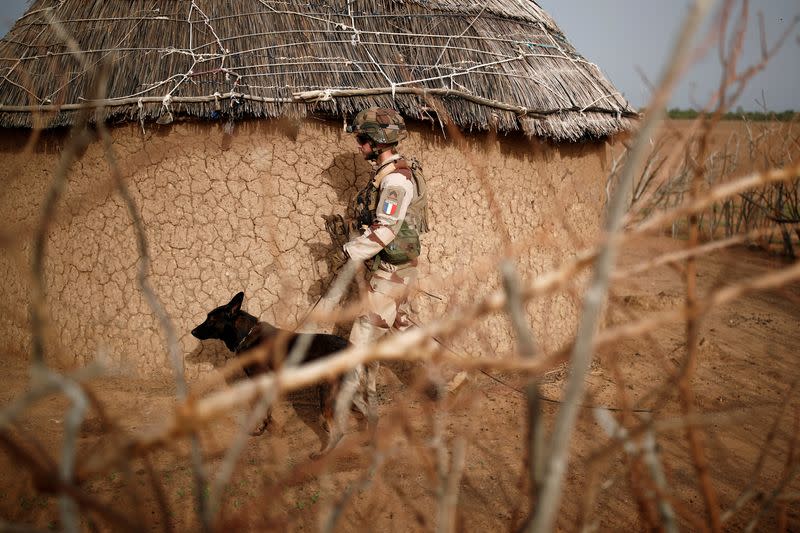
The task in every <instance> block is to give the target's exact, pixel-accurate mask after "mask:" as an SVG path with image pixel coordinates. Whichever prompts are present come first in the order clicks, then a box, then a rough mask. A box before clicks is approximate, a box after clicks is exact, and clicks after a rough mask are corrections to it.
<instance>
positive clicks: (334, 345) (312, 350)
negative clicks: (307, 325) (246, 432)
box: [192, 292, 350, 456]
mask: <svg viewBox="0 0 800 533" xmlns="http://www.w3.org/2000/svg"><path fill="white" fill-rule="evenodd" d="M243 300H244V293H243V292H239V293H237V294H236V295H235V296H234V297H233V299H231V301H230V302H228V303H227V304H225V305H222V306H220V307H217V308H216V309H214V310H212V311H211V312H210V313H208V316H207V317H206V319H205V321H204V322H203V323H202V324H200V325H199V326H197V327H196V328H194V329H193V330H192V335H193V336H194V337H196V338H198V339H200V340H201V341H202V340H207V339H219V340H221V341H222V342H224V343H225V346H226V347H227V348H228V349H229V350H230V351H231V352H233V353H234V354H236V355H241V354H244V353H245V352H247V351H248V350H250V349H252V348H255V347H257V346H267V347H268V350H269V354H268V356H267V358H266V359H265V360H261V361H256V362H252V363H249V364H246V365H244V366H243V367H242V368H243V370H244V373H245V374H247V376H248V377H252V376H255V375H257V374H262V373H266V372H273V371H275V370H278V369H279V368H280V366H281V364H282V362H283V361H282V360H281V359H282V358H281V357H280V356H281V355H286V354H288V353H291V351H292V348H293V347H294V345H295V343H296V342H297V340H298V339H299V338H300V337H301V336H302V335H313V338H312V339H311V344H310V345H309V347H308V350H307V351H306V355H305V359H304V360H305V361H314V360H316V359H321V358H323V357H327V356H329V355H331V354H333V353H335V352H338V351H340V350H343V349H345V348H347V347H348V346H350V343H349V342H348V341H347V340H345V339H343V338H341V337H338V336H336V335H329V334H326V333H315V334H311V333H293V332H290V331H286V330H282V329H278V328H276V327H275V326H273V325H271V324H269V323H267V322H261V321H259V320H258V319H257V318H256V317H254V316H253V315H251V314H248V313H246V312H245V311H242V301H243ZM341 379H342V378H341V377H340V378H336V379H334V380H333V381H331V382H327V383H322V384H320V385H319V399H320V410H321V411H322V416H323V418H324V427H325V430H326V431H328V432H329V433H330V439H329V442H328V446H327V447H326V448H325V450H323V451H322V452H320V454H322V453H325V452H327V451H329V450H330V449H331V448H332V447H333V446H335V445H336V441H338V440H339V439H340V438H341V431H339V430H338V428H336V427H335V423H334V403H335V401H336V397H337V396H338V391H339V388H340V385H341ZM270 411H271V409H270ZM270 419H271V413H270V412H268V413H267V416H266V417H265V418H264V420H263V421H262V422H261V424H260V425H259V427H258V428H257V429H256V430H255V431H254V432H253V433H252V435H261V434H262V433H263V432H264V430H266V428H267V425H268V424H269V422H270ZM320 454H312V456H317V455H320Z"/></svg>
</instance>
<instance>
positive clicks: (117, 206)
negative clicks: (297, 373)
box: [0, 0, 635, 375]
mask: <svg viewBox="0 0 800 533" xmlns="http://www.w3.org/2000/svg"><path fill="white" fill-rule="evenodd" d="M0 72H2V78H1V79H0V127H2V129H1V130H0V147H1V148H0V150H2V160H3V165H2V167H1V168H0V180H2V183H3V192H2V194H0V213H2V215H1V216H2V219H3V221H2V228H3V230H2V231H3V233H4V238H3V243H4V251H3V254H2V259H0V275H2V276H3V279H4V283H3V285H2V288H0V302H2V306H3V309H4V310H5V311H6V312H4V313H3V314H2V316H0V335H2V336H3V338H4V339H5V340H6V342H5V345H6V349H7V350H10V351H12V352H20V353H25V352H26V351H27V350H29V345H30V335H29V332H28V326H27V313H26V304H27V302H28V301H29V279H30V275H29V257H30V250H31V238H32V235H33V231H34V228H35V227H36V225H37V223H38V221H39V217H40V214H41V210H42V204H43V198H44V196H45V192H46V190H47V189H48V187H49V185H50V183H51V180H52V179H53V176H54V173H55V172H56V169H57V167H58V165H59V161H60V158H61V156H62V152H63V149H64V146H65V144H66V143H68V142H69V138H70V135H71V133H70V132H71V130H70V126H73V125H74V124H76V122H77V121H79V120H80V116H81V115H80V114H81V112H82V111H85V110H87V109H91V110H92V115H91V120H101V121H104V122H105V123H106V124H107V125H109V127H110V128H111V134H112V136H113V145H114V150H115V152H116V154H117V159H118V164H119V168H120V169H121V171H122V174H123V176H124V178H125V180H126V183H127V184H128V186H129V188H130V191H131V193H132V195H133V197H134V200H135V202H136V204H137V206H138V208H139V210H140V213H141V217H142V220H143V223H144V226H145V228H146V232H147V238H148V244H149V252H150V255H151V258H152V268H151V272H150V276H151V278H150V279H151V282H152V284H153V286H154V288H155V290H156V292H157V293H158V294H159V296H160V298H161V300H162V301H163V303H164V304H165V306H166V309H167V311H168V313H169V314H170V316H171V317H172V320H173V322H174V324H175V327H176V329H177V331H178V332H179V335H180V337H181V338H180V343H181V347H182V349H183V350H184V351H185V353H186V354H188V355H187V357H186V368H187V371H188V372H189V373H190V375H191V374H192V373H194V374H197V373H199V372H203V371H205V370H207V369H209V368H210V367H211V364H213V363H214V362H215V361H213V360H209V358H208V356H207V354H206V355H203V356H198V355H197V350H196V348H197V342H196V341H195V340H194V339H193V338H191V337H190V336H189V334H188V332H189V330H190V328H191V326H192V325H194V324H195V323H197V322H199V321H200V320H202V318H203V317H204V315H205V313H206V312H207V310H208V309H210V308H211V307H213V306H215V305H218V304H219V303H221V302H223V301H226V300H227V299H228V298H229V297H230V296H231V295H232V294H234V293H235V292H236V291H239V290H244V291H245V292H246V295H247V296H246V298H247V299H246V303H245V307H246V308H247V309H248V311H250V312H251V313H253V314H256V315H260V316H262V317H263V318H264V319H266V320H269V321H271V322H273V323H275V324H278V325H281V326H283V327H288V328H291V327H294V326H295V325H296V323H297V321H298V320H300V318H301V317H302V316H303V315H304V314H305V313H306V312H307V311H308V310H309V308H310V307H311V305H312V304H313V302H314V301H316V299H317V297H318V296H319V294H320V291H321V290H322V289H323V287H324V286H325V284H326V283H327V281H329V280H330V279H331V277H332V274H331V264H330V261H329V259H330V254H331V251H332V247H333V245H332V243H331V239H330V237H329V236H328V234H327V233H326V230H325V227H324V221H323V218H322V217H323V215H328V214H333V213H341V212H343V211H344V210H345V207H346V205H347V203H348V202H349V200H350V198H351V197H352V196H353V195H354V194H355V192H356V191H357V189H358V188H359V187H360V186H362V185H363V184H364V183H365V182H366V180H367V179H368V176H369V172H370V168H369V165H368V164H367V163H366V162H364V161H363V160H361V159H360V157H359V156H357V154H356V152H355V149H354V146H353V144H354V143H353V141H352V139H351V138H350V136H349V135H347V134H346V133H344V131H343V124H344V122H345V121H346V120H347V119H349V118H350V117H352V116H353V115H354V114H355V113H356V112H358V111H359V110H360V109H363V108H364V107H367V106H373V105H379V106H387V107H395V108H397V109H398V110H399V111H401V113H402V114H403V115H404V116H405V117H406V119H407V122H408V123H409V127H410V130H411V134H410V137H409V139H408V140H407V142H406V143H405V145H404V147H403V151H404V153H407V154H409V155H414V156H416V157H417V158H418V159H419V160H420V161H421V162H422V164H423V166H424V168H425V173H426V177H427V180H428V185H429V188H430V197H431V200H430V202H431V203H430V209H431V219H432V231H430V232H429V233H427V234H426V235H425V236H424V238H423V244H424V251H423V254H424V256H423V259H424V261H423V267H422V268H423V275H422V288H423V289H425V290H426V291H427V292H428V293H430V294H422V295H420V296H418V297H417V298H416V299H415V304H414V305H415V311H416V313H417V319H418V320H419V321H421V322H425V321H426V320H428V319H429V318H430V317H433V316H436V315H439V314H441V313H444V312H446V310H448V309H451V308H453V307H455V306H457V305H458V304H459V303H460V302H464V301H472V300H474V299H475V298H476V297H478V296H479V295H481V294H483V293H485V292H487V291H489V290H490V289H491V286H492V285H493V283H494V281H493V279H492V276H491V275H488V276H487V274H486V273H485V271H482V270H481V269H480V268H478V266H479V265H481V264H482V262H484V260H486V259H487V258H488V259H491V258H492V257H494V256H497V255H498V254H499V253H500V251H501V239H500V238H499V236H498V235H497V234H496V232H495V228H496V227H497V225H498V221H497V220H495V219H494V215H493V214H492V213H491V211H490V209H489V205H488V202H487V199H486V194H485V191H484V190H483V189H482V186H481V183H480V180H478V178H477V175H478V173H479V172H484V173H485V175H486V176H487V177H488V181H489V182H490V183H491V187H492V190H493V193H494V195H495V196H496V197H497V199H498V203H499V205H501V206H502V213H501V216H502V218H503V222H504V223H505V224H506V225H507V226H508V227H509V228H511V230H512V233H513V235H512V238H513V240H514V242H515V243H517V244H519V245H521V246H523V247H524V249H525V253H524V254H523V255H522V257H521V258H520V270H521V271H522V273H523V275H532V274H535V273H536V272H541V271H542V270H543V269H546V268H548V267H550V266H552V265H553V264H554V263H556V262H558V261H561V260H562V259H563V258H564V257H566V256H569V255H570V254H571V253H574V251H575V242H576V241H575V235H578V236H580V237H582V238H585V239H589V238H591V237H592V236H593V235H595V234H596V233H597V231H598V228H599V226H600V220H601V212H602V208H603V204H604V198H605V192H604V187H605V164H606V162H605V154H606V146H605V139H607V138H608V137H610V136H612V135H614V134H616V133H618V132H620V131H624V130H626V129H629V128H630V127H631V125H632V121H633V120H635V113H634V111H633V110H632V109H631V108H630V106H629V105H628V103H627V102H626V101H625V100H624V98H623V97H622V96H621V95H620V94H619V93H618V92H617V91H616V90H615V89H614V87H613V86H612V85H611V84H610V83H609V81H608V80H606V79H605V77H604V76H603V74H602V73H601V72H600V70H599V69H598V67H597V66H595V65H594V64H592V63H591V62H589V61H587V60H586V59H584V57H583V56H581V55H580V54H579V53H578V52H577V51H576V50H575V49H574V48H573V47H572V45H570V43H569V41H568V40H567V39H566V37H565V36H564V34H563V33H562V32H561V30H560V29H559V28H558V25H557V24H556V23H555V21H554V20H553V19H551V18H550V17H549V16H548V15H547V14H546V13H545V12H544V10H543V9H542V8H541V7H540V6H539V5H537V4H536V3H535V2H534V1H532V0H523V1H515V2H509V1H500V0H488V1H486V2H482V3H473V2H465V1H456V0H406V1H403V2H400V1H391V0H352V1H347V2H326V1H322V2H317V1H314V2H308V1H302V2H301V1H298V0H287V1H282V2H273V1H271V0H243V1H238V2H230V1H225V0H158V1H153V0H132V1H126V2H109V1H99V0H93V1H85V0H35V1H34V2H32V4H31V6H30V8H29V9H28V11H27V12H26V14H25V15H24V16H23V17H22V18H20V19H19V20H18V21H17V22H16V24H15V25H14V26H13V28H12V29H11V30H10V32H9V33H8V34H7V35H6V36H5V37H4V38H3V39H2V41H0ZM99 74H103V75H104V76H106V77H107V79H105V80H104V81H103V82H102V83H100V84H99V86H100V89H99V92H95V89H93V87H95V86H96V85H98V84H96V80H97V79H98V76H99ZM100 104H102V107H98V106H99V105H100ZM98 109H99V111H97V110H98ZM448 124H453V125H455V126H457V127H458V128H459V129H460V131H461V132H463V134H464V138H463V140H462V142H459V143H454V142H452V137H453V135H452V134H450V133H448V129H447V126H448ZM79 156H80V157H79V159H78V160H77V161H76V162H75V163H74V164H73V165H72V168H71V172H70V174H69V179H68V184H67V193H66V195H65V197H64V198H63V201H61V203H60V204H59V206H60V207H59V209H58V211H57V213H56V215H55V218H54V220H53V225H52V227H51V228H50V231H49V234H48V241H47V255H46V264H45V271H46V292H47V297H48V303H49V312H50V325H51V327H50V328H49V329H48V331H49V337H48V342H49V343H50V347H51V348H52V349H51V350H50V352H49V353H50V354H58V357H59V359H60V361H61V362H62V363H68V364H83V363H85V362H87V361H89V360H93V359H95V358H96V357H98V355H100V354H105V356H107V357H109V358H111V360H113V361H114V362H116V363H117V364H119V365H120V366H121V367H123V368H125V369H128V370H129V371H130V372H135V373H138V374H140V375H152V374H158V373H161V372H166V371H168V370H169V365H168V364H167V362H166V358H167V351H166V349H165V347H164V340H163V338H162V336H161V334H160V330H159V327H158V324H157V322H156V320H155V319H154V317H153V316H152V314H151V312H150V309H149V307H148V306H147V305H146V303H145V301H144V299H143V297H142V295H141V293H140V290H139V288H138V285H137V281H136V268H137V259H138V252H137V248H136V240H135V238H134V232H133V227H132V223H131V219H130V218H129V215H128V213H127V211H126V208H125V206H124V204H123V202H122V201H121V200H120V199H119V197H118V196H117V195H116V193H115V192H114V188H113V186H112V184H111V181H110V178H109V175H110V173H109V163H108V161H107V160H106V158H105V156H104V152H103V149H102V146H101V144H100V143H97V142H96V143H93V144H91V145H90V146H89V147H88V148H87V149H86V150H85V151H84V152H83V153H81V154H79ZM487 277H488V278H489V279H488V280H487ZM443 279H449V280H450V282H448V283H440V282H439V281H440V280H443ZM530 311H531V313H532V319H533V322H534V324H536V325H537V326H538V327H540V328H541V330H540V331H541V332H542V337H543V338H544V339H545V342H547V343H550V344H551V345H554V344H556V343H558V342H560V341H561V340H563V338H564V336H565V334H566V331H567V328H568V327H569V326H570V325H571V323H572V322H573V320H574V317H575V312H576V309H575V305H574V303H573V302H571V301H570V300H569V299H568V298H563V297H559V298H556V299H555V300H554V301H552V302H547V303H544V304H538V305H535V306H531V308H530ZM508 338H509V334H508V328H507V325H506V324H505V322H504V321H503V320H502V319H490V320H488V321H487V322H485V323H484V324H482V325H481V326H480V327H479V328H477V329H475V330H473V331H469V332H464V334H463V336H462V337H461V338H459V339H454V340H453V342H454V343H455V344H456V345H457V346H458V349H461V350H463V351H464V352H465V353H476V352H479V351H487V350H489V351H492V352H494V353H497V354H499V355H501V354H502V353H503V352H504V351H505V350H508V349H510V348H511V347H510V345H508ZM51 357H55V356H51Z"/></svg>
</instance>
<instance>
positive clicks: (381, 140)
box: [344, 108, 427, 422]
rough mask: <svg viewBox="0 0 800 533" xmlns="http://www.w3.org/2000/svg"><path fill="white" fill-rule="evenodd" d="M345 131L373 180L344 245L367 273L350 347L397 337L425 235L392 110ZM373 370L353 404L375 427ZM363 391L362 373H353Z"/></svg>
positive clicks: (417, 187) (401, 126)
mask: <svg viewBox="0 0 800 533" xmlns="http://www.w3.org/2000/svg"><path fill="white" fill-rule="evenodd" d="M348 131H349V132H351V133H354V134H355V135H356V142H357V143H358V146H359V150H360V151H361V154H362V155H363V156H364V158H365V159H367V160H368V161H371V162H372V163H373V165H374V167H375V168H374V173H373V177H372V179H371V180H370V181H369V183H368V184H367V186H366V187H365V188H364V189H363V190H362V191H361V192H360V193H359V194H358V195H357V196H356V200H355V205H354V218H355V223H356V226H357V229H358V230H359V235H357V236H356V237H355V238H352V239H351V240H350V241H349V242H347V243H346V244H345V245H344V252H345V254H346V255H348V256H349V257H350V258H352V259H353V260H355V261H364V262H365V263H366V266H367V268H368V285H367V288H368V291H367V294H366V298H365V300H366V310H365V312H364V313H363V314H362V315H361V316H359V317H358V318H357V319H356V320H355V322H354V323H353V329H352V331H351V333H350V342H352V343H353V344H354V345H363V344H368V343H370V342H374V341H376V340H377V339H379V338H380V337H382V336H383V335H385V334H386V333H387V332H388V331H389V330H398V331H402V330H405V329H407V328H408V327H409V326H410V325H411V323H410V322H409V320H408V316H407V315H408V295H409V291H410V288H411V286H412V285H413V284H414V282H415V281H416V279H417V257H418V256H419V253H420V242H419V234H420V233H421V232H424V231H426V230H427V221H426V215H425V201H426V199H425V184H424V178H422V173H421V171H420V169H419V166H418V165H417V163H416V161H414V160H412V161H411V163H409V162H408V161H406V159H405V158H404V157H403V156H401V155H400V154H399V153H398V151H397V145H398V143H399V142H400V141H401V140H403V139H405V137H406V126H405V123H404V122H403V117H402V116H400V114H399V113H398V112H397V111H395V110H394V109H383V108H370V109H365V110H363V111H361V112H360V113H358V115H356V117H355V119H354V120H353V123H352V125H351V126H350V127H349V128H348ZM377 372H378V364H377V363H373V364H371V365H370V366H369V369H368V371H367V373H366V374H367V375H366V392H367V397H368V399H369V407H370V411H371V412H369V413H368V411H367V410H365V405H364V399H363V396H362V395H361V394H356V396H355V399H354V403H355V405H356V407H357V408H358V409H359V410H360V411H361V412H362V413H364V414H368V416H370V418H371V419H372V421H373V422H374V420H375V418H374V417H376V416H377V412H376V411H372V410H373V409H375V408H376V405H377V398H376V382H375V381H376V378H377ZM355 375H356V377H357V379H358V380H359V383H360V384H361V387H362V391H363V385H364V380H365V376H364V371H363V368H357V369H356V373H355Z"/></svg>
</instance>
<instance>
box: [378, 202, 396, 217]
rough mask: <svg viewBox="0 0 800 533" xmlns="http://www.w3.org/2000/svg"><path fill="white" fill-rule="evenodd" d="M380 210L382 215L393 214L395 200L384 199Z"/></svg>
mask: <svg viewBox="0 0 800 533" xmlns="http://www.w3.org/2000/svg"><path fill="white" fill-rule="evenodd" d="M381 211H383V214H384V215H394V214H395V213H397V200H389V199H387V200H384V201H383V208H381Z"/></svg>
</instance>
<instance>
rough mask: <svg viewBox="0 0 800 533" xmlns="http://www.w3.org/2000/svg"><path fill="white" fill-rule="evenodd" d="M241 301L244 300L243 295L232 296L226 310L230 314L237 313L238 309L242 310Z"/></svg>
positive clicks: (241, 293) (240, 293)
mask: <svg viewBox="0 0 800 533" xmlns="http://www.w3.org/2000/svg"><path fill="white" fill-rule="evenodd" d="M242 300H244V293H243V292H238V293H236V296H234V297H233V299H231V301H230V302H229V303H228V308H229V310H230V312H231V313H238V312H239V309H241V308H242Z"/></svg>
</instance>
